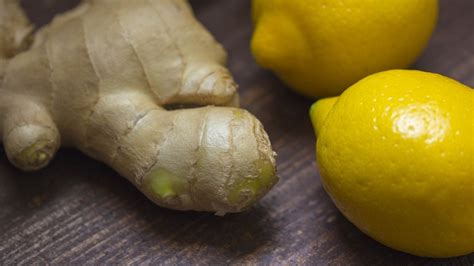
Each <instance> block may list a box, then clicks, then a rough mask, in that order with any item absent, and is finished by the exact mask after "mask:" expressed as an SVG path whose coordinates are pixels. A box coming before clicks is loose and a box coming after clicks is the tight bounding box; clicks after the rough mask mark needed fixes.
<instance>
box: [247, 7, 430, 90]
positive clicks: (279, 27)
mask: <svg viewBox="0 0 474 266" xmlns="http://www.w3.org/2000/svg"><path fill="white" fill-rule="evenodd" d="M252 12H253V14H252V15H253V20H254V24H255V31H254V35H253V38H252V43H251V49H252V52H253V54H254V56H255V58H256V60H257V63H259V64H260V65H261V66H263V67H265V68H269V69H271V70H273V71H274V72H275V73H276V74H277V75H278V76H279V77H280V78H281V79H282V80H283V81H284V82H285V83H287V84H288V85H289V86H290V87H293V88H294V89H295V90H297V91H298V92H300V93H302V94H304V95H306V96H310V97H318V98H319V97H327V96H336V95H339V94H340V93H341V92H342V91H343V90H344V89H346V88H347V87H349V86H350V85H352V84H354V83H355V82H356V81H358V80H360V79H361V78H364V77H366V76H367V75H369V74H372V73H376V72H379V71H383V70H388V69H395V68H406V67H408V66H409V65H410V64H412V63H413V62H414V61H415V60H416V58H417V56H418V55H419V54H420V53H421V52H422V50H423V49H424V47H425V46H426V44H427V42H428V40H429V38H430V36H431V34H432V32H433V29H434V26H435V24H436V19H437V14H438V1H437V0H383V1H382V0H332V1H328V0H298V1H287V0H253V6H252Z"/></svg>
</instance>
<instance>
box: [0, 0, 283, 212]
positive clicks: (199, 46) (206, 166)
mask: <svg viewBox="0 0 474 266" xmlns="http://www.w3.org/2000/svg"><path fill="white" fill-rule="evenodd" d="M7 5H8V6H9V9H10V10H15V12H3V13H0V14H1V17H0V26H1V27H2V30H3V31H4V32H5V28H8V29H10V30H9V31H8V32H7V33H8V34H10V35H9V36H8V37H7V38H6V37H5V36H7V35H8V34H7V35H5V34H4V33H2V39H0V57H1V58H2V59H1V60H3V63H2V64H1V65H0V71H1V72H0V73H1V74H0V77H1V78H2V79H1V85H0V132H1V133H2V142H3V145H4V148H5V150H6V153H7V156H8V158H9V160H10V161H11V162H12V163H13V164H14V165H15V166H17V167H18V168H20V169H22V170H25V171H33V170H38V169H40V168H42V167H45V166H46V165H47V164H48V163H49V162H50V161H51V159H52V158H53V156H54V154H55V153H56V151H57V150H58V148H59V147H60V145H63V146H69V147H76V148H78V149H79V150H81V151H82V152H84V153H85V154H87V155H89V156H91V157H93V158H95V159H97V160H99V161H102V162H104V163H106V164H107V165H109V166H110V167H112V168H113V169H115V170H116V171H117V172H118V173H120V174H121V175H122V176H124V177H126V178H127V179H128V180H129V181H130V182H132V183H133V184H134V185H135V186H136V187H137V188H138V189H139V190H140V191H142V192H143V193H144V194H145V195H146V196H147V197H148V198H150V199H151V200H152V201H154V202H155V203H156V204H158V205H160V206H164V207H168V208H172V209H178V210H197V211H211V212H216V213H217V214H224V213H227V212H238V211H242V210H244V209H246V208H248V207H249V206H250V205H251V204H253V203H254V202H256V201H257V200H258V199H260V198H261V197H262V196H263V195H264V194H265V193H266V192H267V191H268V190H269V189H270V188H271V187H272V186H273V185H274V184H275V183H276V181H277V177H276V169H275V159H274V152H273V151H272V148H271V145H270V141H269V139H268V136H267V134H266V133H265V131H264V129H263V127H262V125H261V123H260V122H259V121H258V120H257V119H256V118H255V117H254V116H252V115H251V114H250V113H248V112H247V111H245V110H242V109H239V108H234V107H230V106H235V105H237V104H238V103H237V102H238V100H237V99H238V98H237V97H238V96H237V92H236V85H235V83H234V81H233V79H232V77H231V75H230V73H229V72H228V70H227V69H226V68H225V67H224V65H225V61H226V54H225V51H224V50H223V48H222V47H221V46H220V45H219V44H218V43H217V42H216V41H215V40H214V39H213V37H212V36H211V35H210V34H209V32H207V30H206V29H205V28H204V27H203V26H202V25H201V24H200V23H199V22H197V21H196V19H195V18H194V16H193V14H192V10H191V8H190V6H189V5H188V3H187V2H186V1H185V0H134V1H130V0H89V1H84V2H83V3H82V4H81V5H80V6H79V7H77V8H76V9H74V10H72V11H70V12H68V13H66V14H63V15H61V16H58V17H56V18H55V19H54V21H53V22H52V23H51V24H50V25H48V26H46V27H44V28H43V29H41V30H40V31H39V32H38V33H37V34H36V36H35V38H34V41H33V43H32V45H31V47H30V48H29V49H27V51H25V52H21V53H18V52H19V51H21V50H23V49H24V43H25V42H27V41H25V40H28V34H26V33H28V32H29V29H30V28H29V26H28V24H27V22H26V21H27V20H26V19H25V18H24V16H23V14H22V13H21V11H19V9H18V7H17V6H16V1H14V0H0V6H2V7H4V6H7ZM0 12H2V11H0ZM4 13H6V14H7V15H5V14H4ZM12 15H15V16H13V17H12ZM11 36H13V37H11ZM12 51H13V52H12ZM12 53H18V54H16V55H15V56H13V54H12ZM182 104H185V105H199V106H206V107H201V108H190V109H179V110H171V111H170V110H166V109H165V108H164V107H163V106H170V105H174V106H178V105H182ZM207 105H209V106H207ZM215 105H220V106H223V107H214V106H215Z"/></svg>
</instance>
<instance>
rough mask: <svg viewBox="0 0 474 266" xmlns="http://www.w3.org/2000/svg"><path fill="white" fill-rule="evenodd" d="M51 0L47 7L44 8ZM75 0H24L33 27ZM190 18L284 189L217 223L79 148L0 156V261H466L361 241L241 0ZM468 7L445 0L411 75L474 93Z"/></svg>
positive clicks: (203, 3) (202, 8) (207, 5)
mask: <svg viewBox="0 0 474 266" xmlns="http://www.w3.org/2000/svg"><path fill="white" fill-rule="evenodd" d="M48 3H49V4H48ZM75 3H77V1H51V0H49V1H48V0H41V1H39V0H36V1H33V0H31V1H24V5H25V7H26V8H27V10H28V13H29V14H30V16H31V17H32V18H33V21H35V23H37V24H44V23H46V22H47V21H48V20H49V19H50V18H51V16H52V14H54V13H55V12H57V11H58V10H65V9H67V8H69V7H71V6H72V5H74V4H75ZM192 4H193V6H194V7H195V10H196V12H197V15H198V17H199V18H200V19H201V20H202V21H203V23H204V24H205V25H206V26H207V27H208V28H209V29H210V30H211V31H212V32H213V33H214V34H215V35H216V37H217V39H218V40H219V41H221V42H222V43H223V44H224V46H225V47H226V49H227V50H228V51H229V55H230V56H229V65H230V69H231V70H232V72H233V73H234V75H235V78H236V80H237V81H238V83H239V84H240V86H241V96H242V104H243V106H244V107H245V108H247V109H249V110H250V111H251V112H252V113H254V114H256V116H257V117H259V118H260V119H261V121H262V122H263V123H264V125H265V127H266V129H267V131H268V132H269V135H270V137H271V139H272V142H273V145H274V148H275V149H276V151H277V152H278V154H279V157H278V167H279V175H280V176H281V182H280V183H279V184H278V186H276V187H275V189H274V190H273V191H272V192H271V193H270V194H269V195H267V196H266V197H265V198H264V199H263V200H262V202H261V203H260V204H258V205H257V206H256V207H255V208H253V209H251V210H249V211H248V212H245V213H241V214H235V215H227V216H225V217H216V216H214V215H212V214H205V213H193V212H176V211H170V210H166V209H162V208H159V207H156V206H155V205H153V204H152V203H151V202H149V201H148V200H147V199H146V198H145V197H144V196H143V195H141V193H139V192H138V191H137V190H136V189H134V188H133V186H132V185H130V184H129V183H128V182H127V181H126V180H125V179H123V178H121V177H119V176H118V175H117V174H115V173H114V172H113V171H112V170H110V169H108V168H107V167H106V166H104V165H102V164H100V163H97V162H95V161H93V160H91V159H88V158H87V157H85V156H83V155H81V154H79V153H78V152H76V151H72V150H64V151H61V152H60V153H59V155H58V158H57V159H56V160H55V161H54V163H53V164H52V165H51V166H50V167H48V168H47V169H45V170H43V171H41V172H39V173H35V174H23V173H20V172H18V171H17V170H15V169H14V168H13V167H12V166H10V164H9V163H8V162H7V159H6V157H5V155H4V154H3V153H2V154H1V155H0V206H1V207H0V263H1V264H20V263H21V264H31V263H38V264H56V265H62V264H66V263H68V264H83V263H89V264H102V263H109V264H113V263H119V262H122V263H132V264H140V263H165V264H177V263H179V264H191V263H192V264H228V263H235V264H253V263H260V264H283V263H284V264H295V263H298V264H322V265H325V264H332V265H347V264H353V265H372V264H375V265H387V264H394V265H398V264H407V265H419V264H423V265H425V264H426V265H441V264H452V265H473V264H474V254H473V255H470V256H465V257H461V258H456V259H450V260H432V259H424V258H417V257H414V256H410V255H407V254H403V253H400V252H396V251H393V250H391V249H389V248H386V247H384V246H382V245H380V244H378V243H377V242H375V241H373V240H371V239H370V238H368V237H366V236H365V235H364V234H363V233H361V232H360V231H359V230H357V229H356V228H355V227H354V226H353V225H351V224H350V223H349V222H348V221H347V220H346V219H344V218H343V217H342V216H341V214H340V213H339V212H338V211H337V209H336V208H335V207H334V205H333V204H332V203H331V201H330V199H329V197H328V196H327V195H326V193H325V192H324V190H323V189H322V187H321V183H320V181H319V175H318V173H317V170H316V167H315V163H314V161H315V158H314V142H315V140H314V136H313V131H312V128H311V125H310V122H309V119H308V116H307V112H308V108H309V106H310V104H311V103H312V101H311V100H308V99H305V98H303V97H301V96H298V95H296V94H294V93H292V92H291V91H290V90H288V89H287V88H286V87H285V86H284V85H283V84H282V83H281V82H280V81H278V80H277V79H276V78H275V77H274V75H273V74H271V73H269V72H267V71H265V70H262V69H260V68H259V67H258V66H257V65H256V64H255V63H254V61H253V59H252V56H251V55H250V53H249V47H248V46H249V39H250V36H251V29H252V27H251V22H250V17H249V9H250V7H249V1H242V0H227V1H218V0H195V1H192ZM473 18H474V1H472V0H443V1H441V18H440V21H439V25H438V29H437V31H436V34H435V36H434V37H433V40H432V42H431V43H430V45H429V47H428V48H427V50H426V51H425V53H424V55H423V56H422V57H421V58H420V60H419V61H418V62H417V63H416V65H415V66H414V67H415V68H418V69H422V70H427V71H433V72H439V73H442V74H444V75H447V76H451V77H453V78H455V79H458V80H460V81H462V82H464V83H466V84H467V85H470V86H474V75H473V73H474V49H473V47H474V34H473V29H474V19H473Z"/></svg>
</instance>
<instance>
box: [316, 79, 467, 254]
mask: <svg viewBox="0 0 474 266" xmlns="http://www.w3.org/2000/svg"><path fill="white" fill-rule="evenodd" d="M310 113H311V118H312V119H313V123H314V125H315V127H316V132H317V133H316V134H317V136H318V140H317V161H318V165H319V168H320V172H321V176H322V181H323V185H324V188H325V189H326V191H327V192H328V193H329V194H330V196H331V198H332V200H333V201H334V203H335V204H336V206H337V207H338V208H339V209H340V210H341V212H342V213H343V214H344V215H345V216H346V217H347V218H348V219H349V220H350V221H352V222H353V223H354V224H355V225H356V226H357V227H358V228H359V229H361V230H362V231H363V232H365V233H366V234H368V235H369V236H371V237H373V238H374V239H376V240H378V241H380V242H381V243H383V244H385V245H387V246H389V247H392V248H394V249H397V250H401V251H404V252H407V253H411V254H414V255H418V256H425V257H452V256H459V255H463V254H468V253H470V252H474V90H472V89H471V88H469V87H467V86H465V85H462V84H461V83H458V82H457V81H454V80H452V79H449V78H446V77H443V76H441V75H437V74H432V73H426V72H421V71H411V70H392V71H386V72H381V73H378V74H374V75H371V76H369V77H367V78H365V79H363V80H361V81H359V82H358V83H356V84H355V85H353V86H352V87H350V88H349V89H348V90H346V91H345V92H344V93H343V94H342V95H341V96H340V97H339V98H330V99H325V100H320V101H318V102H317V103H316V104H314V105H313V107H312V108H311V111H310Z"/></svg>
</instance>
